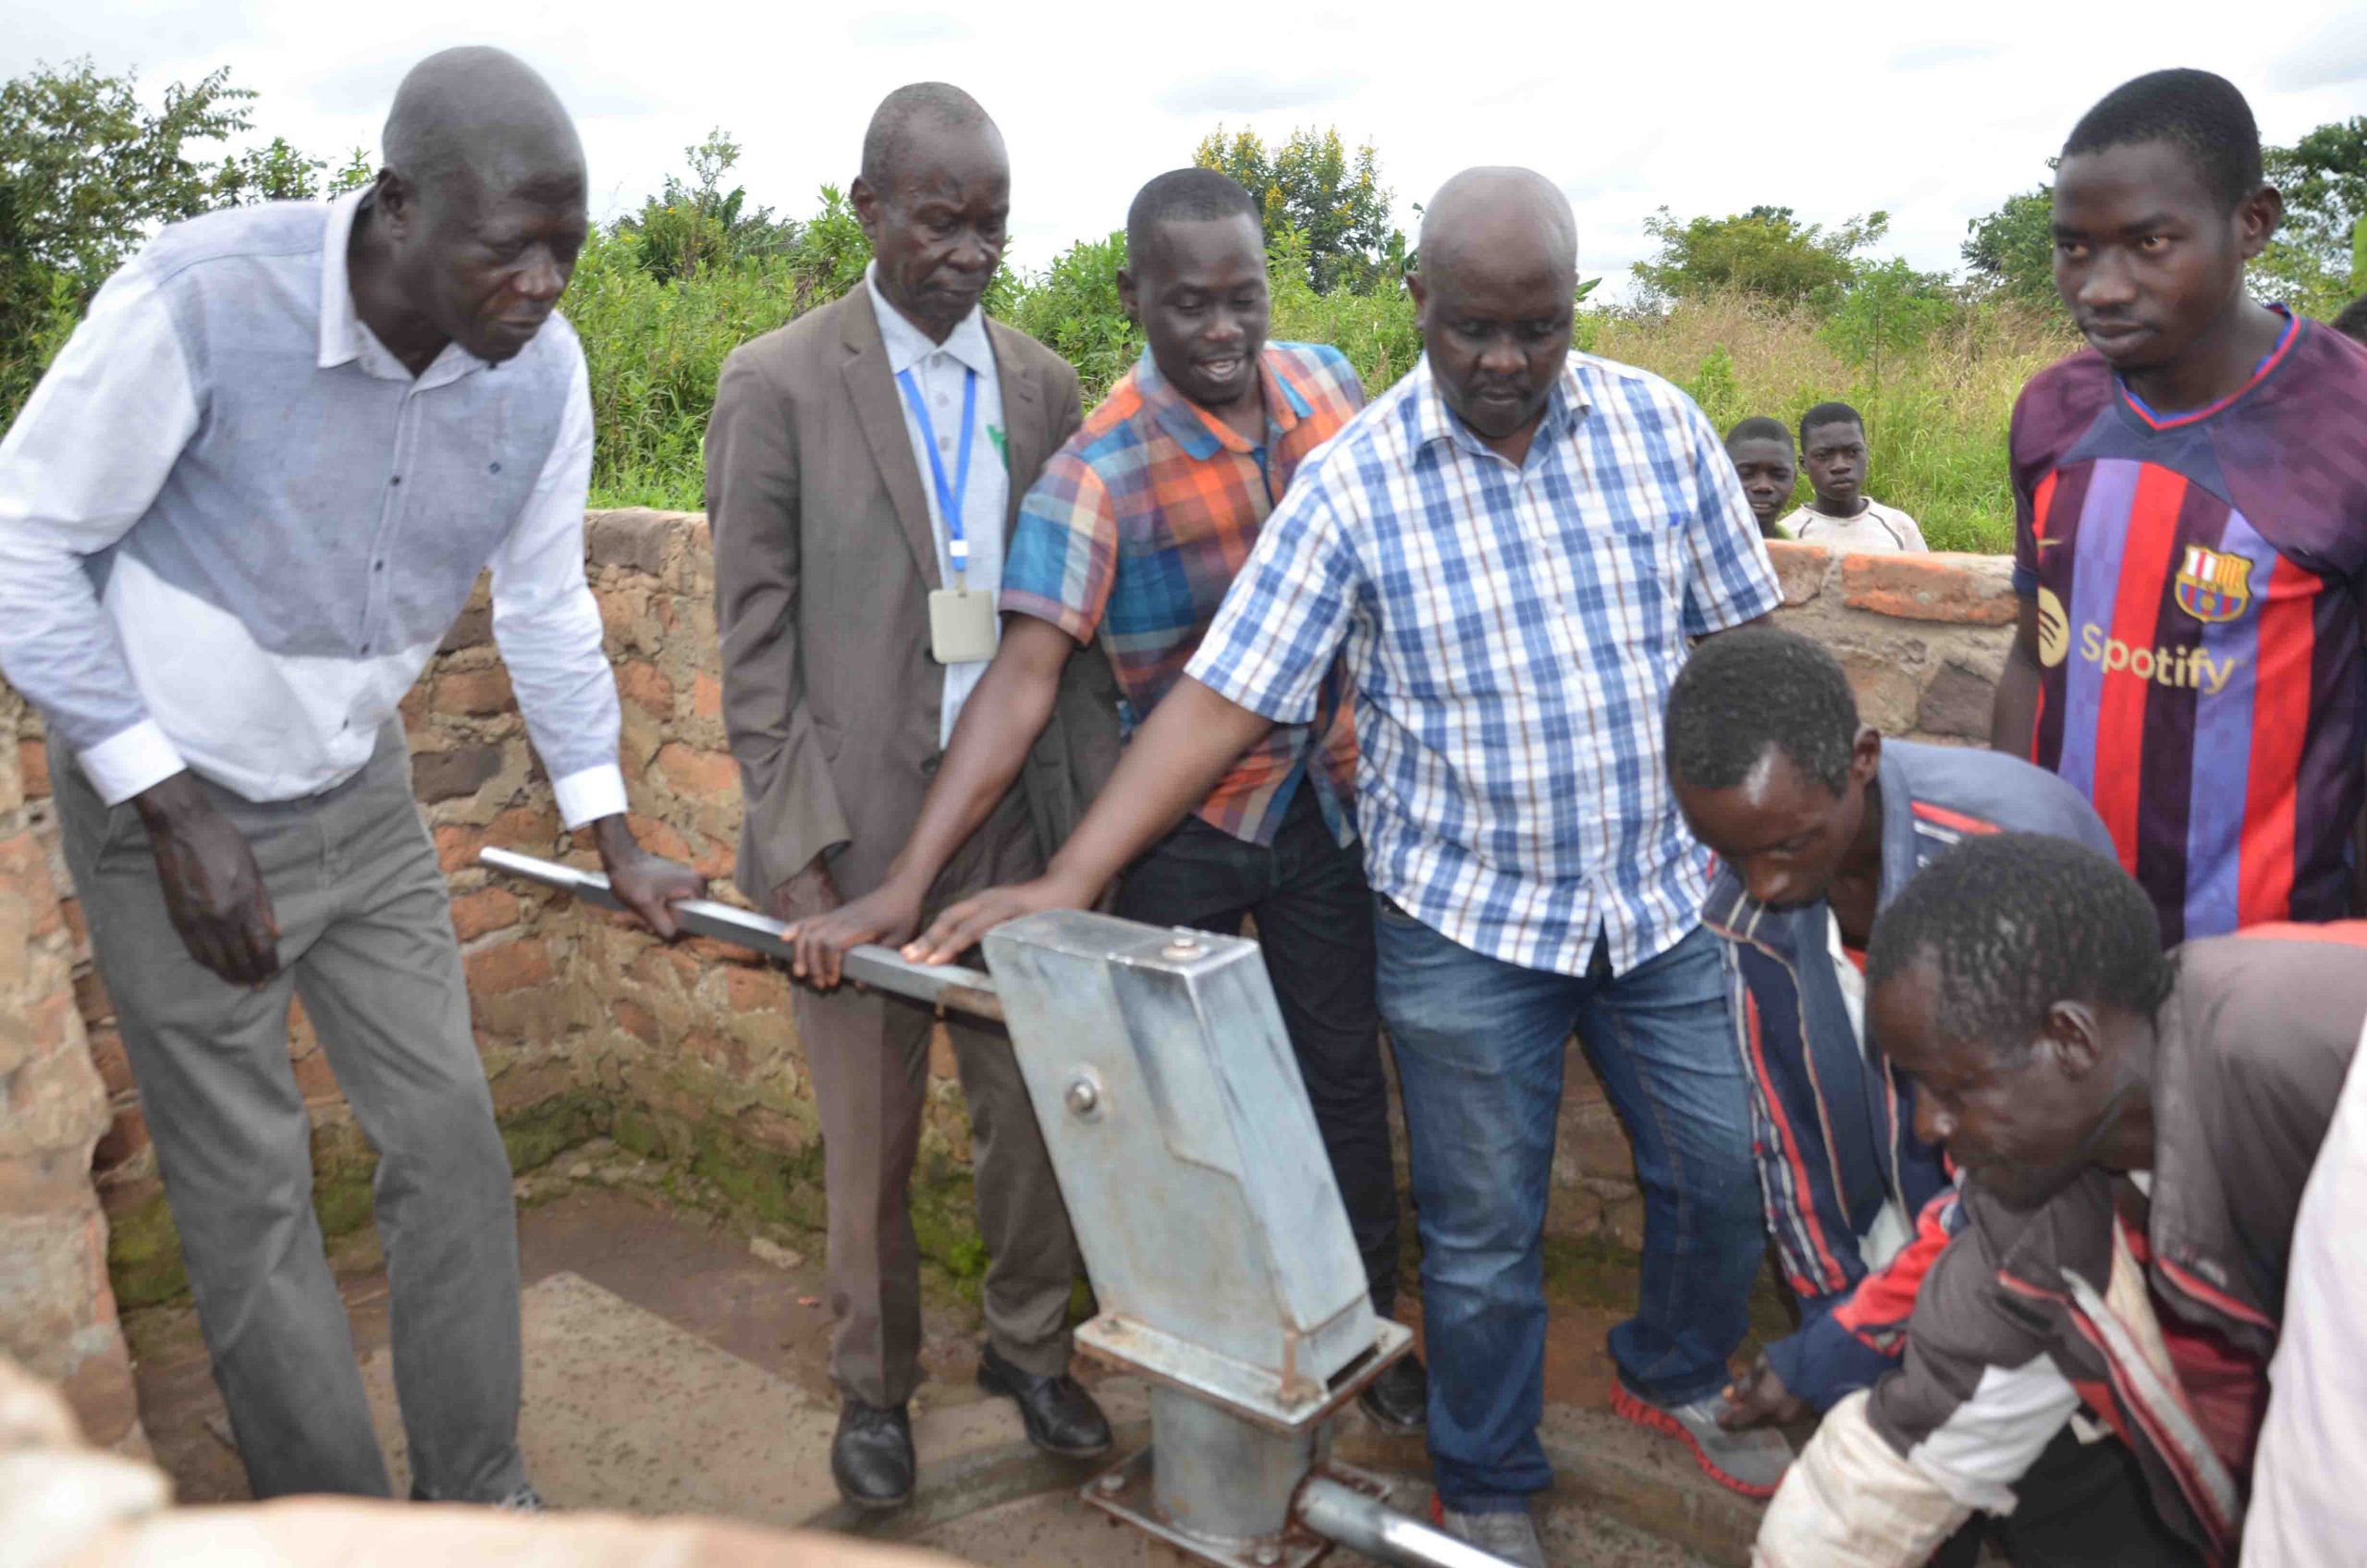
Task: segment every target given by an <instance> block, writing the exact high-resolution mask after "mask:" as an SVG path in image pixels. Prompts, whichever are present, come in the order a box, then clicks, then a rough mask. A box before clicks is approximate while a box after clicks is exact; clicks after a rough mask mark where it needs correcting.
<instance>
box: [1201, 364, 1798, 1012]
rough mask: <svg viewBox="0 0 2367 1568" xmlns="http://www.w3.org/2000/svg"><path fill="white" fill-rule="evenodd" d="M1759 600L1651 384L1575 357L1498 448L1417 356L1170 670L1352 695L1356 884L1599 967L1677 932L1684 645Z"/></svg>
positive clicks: (1465, 934)
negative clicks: (1359, 853) (1521, 440)
mask: <svg viewBox="0 0 2367 1568" xmlns="http://www.w3.org/2000/svg"><path fill="white" fill-rule="evenodd" d="M1782 598H1783V594H1782V591H1781V590H1780V589H1779V588H1778V586H1777V584H1776V581H1775V572H1774V569H1773V567H1772V565H1771V564H1770V563H1769V560H1768V557H1767V550H1766V546H1765V545H1763V544H1762V543H1761V542H1760V536H1759V528H1758V525H1757V524H1756V523H1755V522H1754V521H1752V519H1751V515H1750V508H1749V505H1748V503H1747V502H1746V501H1745V500H1744V498H1743V493H1742V487H1741V485H1740V484H1739V483H1738V482H1737V481H1736V480H1735V472H1734V466H1733V465H1732V464H1731V463H1729V462H1728V461H1727V460H1726V457H1725V452H1724V449H1723V447H1722V446H1721V445H1720V444H1719V440H1718V435H1717V432H1715V431H1714V430H1712V429H1711V428H1710V422H1709V421H1708V420H1707V419H1705V418H1704V417H1703V416H1702V413H1701V410H1699V409H1698V408H1696V407H1695V406H1694V404H1693V401H1692V399H1691V398H1687V397H1686V396H1685V394H1684V393H1682V392H1680V391H1678V390H1677V389H1676V388H1675V387H1674V386H1670V385H1669V384H1668V383H1666V382H1664V381H1662V380H1661V379H1660V378H1659V377H1658V376H1655V375H1651V374H1647V373H1645V372H1643V371H1640V370H1634V369H1631V368H1629V367H1627V366H1625V365H1620V364H1613V363H1612V362H1611V361H1606V360H1598V359H1595V358H1593V357H1592V356H1590V355H1586V354H1572V355H1571V356H1570V361H1569V367H1568V369H1567V370H1566V371H1565V372H1564V374H1563V375H1562V378H1561V380H1560V382H1559V383H1558V384H1557V385H1556V386H1555V387H1554V389H1553V392H1552V395H1551V400H1550V401H1549V403H1548V405H1547V407H1546V410H1545V414H1544V416H1543V421H1542V423H1540V425H1539V429H1538V432H1537V435H1536V439H1535V441H1534V442H1533V443H1532V444H1531V446H1530V447H1529V449H1528V453H1527V459H1526V460H1525V461H1524V462H1523V463H1522V464H1521V465H1520V466H1518V467H1515V466H1514V465H1513V464H1512V463H1510V462H1508V461H1506V460H1505V459H1503V458H1502V457H1500V456H1498V455H1496V454H1495V453H1494V452H1491V451H1490V450H1489V449H1488V448H1487V447H1485V446H1484V445H1482V444H1481V443H1480V441H1479V440H1478V437H1477V436H1475V435H1472V434H1471V432H1470V431H1469V430H1468V429H1466V427H1465V426H1464V424H1463V423H1462V422H1461V421H1460V420H1458V419H1456V418H1455V417H1454V415H1453V413H1452V412H1450V411H1449V410H1448V409H1447V406H1446V404H1445V402H1444V401H1443V400H1442V398H1441V396H1440V393H1439V389H1438V384H1437V382H1436V380H1435V379H1434V377H1433V376H1432V374H1431V371H1430V367H1429V361H1427V360H1425V361H1423V362H1422V363H1421V364H1420V365H1418V366H1417V367H1416V369H1415V371H1414V373H1413V374H1411V375H1408V376H1407V377H1406V378H1405V379H1404V381H1402V382H1400V383H1398V384H1397V385H1396V386H1393V387H1392V388H1391V389H1390V390H1389V391H1388V392H1386V393H1385V394H1383V395H1382V396H1381V397H1380V398H1378V399H1377V400H1376V401H1375V402H1374V403H1373V405H1372V406H1371V407H1370V408H1368V409H1367V410H1365V411H1364V413H1363V415H1362V416H1361V417H1360V418H1358V419H1357V420H1356V421H1355V423H1353V424H1351V425H1350V426H1349V427H1348V428H1347V429H1346V430H1344V431H1343V432H1342V433H1341V434H1340V435H1339V436H1338V438H1336V439H1335V440H1334V441H1332V443H1331V445H1330V446H1329V447H1326V448H1325V449H1324V451H1323V453H1322V454H1321V456H1320V457H1319V458H1318V459H1317V460H1316V461H1315V462H1314V463H1313V464H1311V465H1309V467H1308V468H1307V470H1306V472H1305V473H1303V474H1302V475H1301V476H1300V478H1299V482H1298V484H1296V485H1295V486H1294V487H1293V489H1292V490H1291V493H1290V495H1289V496H1288V497H1287V498H1286V499H1285V500H1284V501H1283V503H1282V506H1281V507H1280V508H1277V509H1276V511H1275V514H1274V517H1273V519H1272V520H1271V521H1270V522H1269V524H1268V526H1267V528H1266V530H1265V532H1264V533H1263V534H1262V535H1261V536H1260V537H1259V539H1258V541H1257V552H1256V554H1254V555H1253V556H1252V557H1250V561H1249V564H1248V565H1247V566H1246V567H1245V568H1244V569H1243V570H1242V571H1241V574H1240V576H1239V578H1238V579H1237V580H1236V581H1235V582H1234V584H1233V592H1232V594H1230V595H1229V596H1228V597H1227V598H1226V600H1225V603H1224V608H1223V610H1222V611H1221V612H1220V614H1219V615H1218V617H1217V619H1216V624H1215V625H1213V626H1212V627H1210V628H1209V629H1208V635H1207V636H1206V637H1205V638H1204V639H1203V640H1202V642H1201V645H1200V651H1199V654H1198V655H1196V657H1195V658H1194V659H1193V661H1192V665H1191V668H1190V674H1191V675H1192V676H1193V677H1194V678H1196V679H1197V680H1202V681H1205V682H1206V683H1207V684H1208V686H1210V687H1211V688H1213V689H1214V690H1215V691H1217V692H1220V693H1221V694H1222V695H1224V696H1226V697H1228V698H1230V699H1232V700H1233V702H1236V703H1238V704H1241V705H1243V706H1244V707H1246V708H1249V709H1251V710H1253V711H1255V712H1257V713H1260V714H1263V715H1265V716H1266V717H1269V718H1273V719H1276V720H1279V721H1282V722H1285V723H1288V722H1293V721H1295V720H1299V719H1303V718H1305V717H1306V716H1307V715H1308V714H1309V713H1310V712H1311V711H1313V709H1314V707H1315V704H1316V703H1317V701H1318V695H1319V692H1320V690H1321V687H1322V684H1323V681H1324V679H1325V675H1326V672H1327V671H1328V670H1330V669H1331V665H1332V662H1333V657H1334V655H1338V654H1344V668H1345V672H1346V675H1347V679H1348V681H1349V684H1350V686H1351V688H1352V689H1353V690H1354V691H1355V699H1356V701H1355V709H1356V711H1355V721H1356V733H1357V737H1358V739H1359V741H1360V742H1361V746H1362V753H1363V760H1362V763H1361V765H1360V766H1359V769H1358V772H1357V777H1356V790H1357V805H1358V810H1359V813H1360V815H1361V818H1362V825H1363V828H1364V834H1365V844H1366V850H1365V859H1366V866H1367V873H1368V875H1369V876H1370V877H1371V879H1372V885H1373V887H1374V888H1375V889H1376V890H1378V891H1380V893H1382V894H1384V895H1386V896H1387V897H1388V898H1390V899H1391V900H1393V901H1394V902H1396V903H1397V904H1398V905H1399V906H1400V907H1402V908H1403V909H1404V910H1405V911H1406V913H1409V914H1412V915H1413V916H1414V917H1415V918H1416V919H1417V920H1419V921H1421V922H1422V923H1423V924H1424V925H1429V926H1430V927H1432V928H1433V929H1435V930H1438V931H1440V932H1442V933H1444V934H1445V935H1446V936H1448V937H1452V938H1453V940H1455V941H1456V942H1459V943H1461V944H1462V945H1463V946H1465V947H1467V948H1471V949H1475V950H1477V951H1479V952H1482V953H1486V954H1488V955H1490V956H1491V957H1494V958H1498V959H1502V960H1503V961H1504V962H1510V963H1516V964H1521V965H1523V966H1526V967H1527V968H1532V969H1543V970H1552V971H1557V972H1559V973H1562V974H1584V973H1586V970H1587V966H1588V962H1589V961H1590V960H1591V958H1592V956H1593V950H1594V946H1595V942H1596V939H1597V937H1602V938H1603V939H1605V940H1606V941H1607V942H1608V944H1609V949H1610V950H1609V957H1610V960H1611V962H1612V965H1613V969H1614V971H1616V972H1620V973H1625V971H1626V970H1628V969H1630V968H1633V967H1634V966H1635V965H1637V964H1638V963H1640V962H1644V961H1645V960H1647V959H1649V958H1651V957H1652V956H1654V955H1655V954H1657V953H1660V952H1663V951H1665V950H1666V949H1669V948H1671V947H1673V946H1674V945H1675V943H1676V942H1677V941H1678V940H1679V939H1680V938H1681V937H1684V936H1685V935H1686V933H1687V932H1689V931H1690V930H1691V929H1692V928H1693V927H1694V925H1696V924H1698V923H1699V918H1700V911H1701V900H1702V897H1703V894H1704V892H1705V891H1706V880H1705V876H1704V871H1705V858H1706V857H1705V856H1704V854H1703V851H1701V849H1700V847H1699V845H1697V844H1696V843H1695V842H1694V841H1693V839H1692V838H1691V836H1690V835H1689V834H1687V833H1686V829H1685V825H1684V822H1683V820H1682V819H1681V818H1680V817H1679V816H1678V815H1677V811H1676V804H1675V802H1674V797H1673V796H1672V794H1671V792H1670V790H1669V786H1668V780H1667V773H1666V770H1665V768H1664V767H1663V766H1662V740H1661V713H1662V707H1663V705H1664V704H1665V703H1666V701H1667V697H1668V689H1669V685H1670V682H1671V681H1673V680H1674V679H1675V677H1676V671H1677V668H1678V667H1679V666H1680V665H1682V664H1683V663H1684V662H1685V656H1686V646H1687V644H1686V639H1687V638H1688V637H1699V636H1704V635H1707V634H1708V633H1710V632H1712V631H1722V630H1723V629H1725V628H1727V627H1730V626H1735V625H1738V624H1740V623H1741V622H1743V621H1747V620H1751V619H1756V618H1757V617H1759V616H1761V615H1764V614H1766V613H1767V612H1768V611H1770V610H1772V609H1773V608H1774V607H1775V606H1776V605H1777V604H1779V603H1780V602H1781V601H1782Z"/></svg>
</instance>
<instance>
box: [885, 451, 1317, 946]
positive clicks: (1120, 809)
mask: <svg viewBox="0 0 2367 1568" xmlns="http://www.w3.org/2000/svg"><path fill="white" fill-rule="evenodd" d="M1360 581H1361V577H1360V569H1359V567H1358V565H1357V562H1356V560H1355V552H1354V551H1353V550H1352V549H1351V548H1350V547H1349V545H1348V544H1347V542H1346V540H1345V538H1344V530H1343V521H1342V515H1341V511H1340V508H1339V506H1338V504H1337V503H1335V501H1334V499H1333V496H1332V494H1331V486H1330V484H1328V483H1327V481H1326V476H1325V474H1324V473H1323V472H1321V471H1320V470H1318V472H1315V473H1313V474H1310V473H1309V472H1307V471H1306V470H1301V471H1300V473H1299V475H1298V477H1297V479H1296V480H1295V482H1294V484H1293V485H1292V488H1291V491H1290V493H1289V494H1288V495H1286V496H1283V497H1282V505H1281V506H1279V507H1277V508H1274V511H1273V515H1272V516H1270V517H1269V518H1268V519H1267V520H1266V526H1265V528H1264V529H1263V530H1262V531H1261V532H1260V533H1259V534H1258V536H1257V548H1256V549H1255V550H1253V551H1251V552H1250V556H1249V559H1248V561H1247V562H1245V564H1244V565H1243V567H1242V569H1241V571H1240V573H1239V575H1237V576H1236V577H1234V578H1233V586H1232V587H1231V588H1229V589H1227V590H1226V591H1225V596H1224V603H1223V604H1222V605H1220V606H1218V608H1217V614H1216V619H1214V620H1213V621H1211V622H1210V623H1209V625H1208V631H1207V633H1206V634H1205V635H1204V636H1202V638H1201V639H1200V646H1199V650H1198V652H1196V653H1195V654H1194V655H1192V662H1191V665H1190V667H1189V668H1187V669H1186V671H1185V672H1184V678H1183V679H1182V680H1178V681H1177V682H1176V683H1175V686H1174V687H1173V689H1172V690H1171V691H1170V692H1168V693H1167V695H1166V696H1164V697H1162V698H1160V699H1159V706H1158V707H1156V708H1154V709H1153V710H1152V711H1151V716H1150V717H1149V719H1148V720H1147V721H1146V722H1145V723H1144V725H1143V727H1142V728H1141V729H1139V730H1137V731H1136V732H1135V734H1134V740H1133V741H1132V742H1130V743H1129V744H1128V745H1127V747H1126V751H1125V754H1124V755H1123V756H1122V757H1121V758H1119V760H1118V766H1117V768H1116V769H1115V770H1114V771H1113V772H1111V774H1110V782H1109V783H1108V784H1106V785H1104V786H1103V787H1102V790H1101V794H1100V797H1099V798H1098V799H1097V800H1096V801H1095V802H1093V809H1092V810H1090V811H1088V812H1086V813H1085V820H1084V821H1083V822H1081V823H1079V824H1077V828H1076V831H1075V832H1074V833H1073V834H1072V835H1070V837H1069V841H1068V842H1067V843H1065V844H1063V845H1061V849H1060V852H1059V853H1057V854H1055V855H1054V856H1053V857H1052V863H1051V864H1050V865H1049V867H1047V868H1046V870H1045V873H1044V875H1043V876H1040V877H1038V878H1037V879H1036V880H1035V881H1033V882H1029V883H1024V884H1022V885H1021V886H1019V887H1016V888H993V889H990V890H988V891H987V892H985V893H982V894H980V895H978V896H977V897H976V898H975V899H969V900H964V901H963V902H961V903H958V904H955V905H954V906H953V907H952V908H951V909H949V910H947V911H946V912H945V913H942V914H940V915H938V918H937V923H936V924H935V925H931V926H930V927H929V928H928V930H926V932H924V933H922V935H921V937H920V939H919V940H917V941H915V942H913V943H911V944H909V945H908V946H906V948H905V949H904V956H905V957H907V958H909V959H912V960H914V961H915V962H924V963H950V962H953V961H954V960H956V959H957V958H959V957H960V956H961V955H962V954H963V953H965V952H967V951H968V950H969V949H971V948H972V947H973V946H975V944H976V942H977V941H978V939H979V938H980V937H984V936H985V935H986V934H987V932H988V931H989V930H991V929H993V928H994V927H995V926H997V925H1001V924H1002V923H1003V922H1004V921H1006V920H1011V919H1013V918H1015V917H1017V916H1019V915H1022V914H1027V913H1033V912H1035V911H1036V910H1039V909H1081V908H1084V907H1085V906H1086V905H1088V904H1090V903H1092V902H1093V900H1094V899H1095V898H1096V897H1097V896H1098V894H1099V893H1100V891H1101V889H1102V888H1104V887H1105V886H1107V885H1108V884H1109V883H1110V880H1111V879H1112V878H1114V877H1115V876H1117V875H1118V873H1119V872H1121V871H1122V870H1123V869H1124V868H1125V867H1126V865H1127V864H1128V863H1129V862H1131V861H1133V860H1134V857H1135V856H1137V855H1139V854H1141V853H1142V852H1143V851H1145V850H1147V849H1148V848H1149V847H1150V846H1151V845H1152V843H1154V842H1155V841H1157V839H1159V835H1160V834H1162V833H1164V832H1166V831H1167V830H1168V829H1169V828H1171V827H1174V826H1175V824H1177V823H1178V822H1181V821H1182V820H1183V819H1184V813H1186V812H1188V811H1190V810H1191V809H1192V808H1193V807H1194V806H1196V805H1197V804H1199V802H1202V801H1203V800H1206V799H1207V798H1208V791H1209V790H1213V789H1214V788H1216V785H1217V781H1218V780H1219V779H1220V778H1223V777H1224V774H1225V770H1226V769H1227V768H1229V767H1231V766H1233V763H1234V762H1235V761H1236V760H1238V759H1239V757H1240V756H1241V753H1243V752H1245V751H1247V750H1248V749H1249V748H1250V747H1251V746H1253V745H1255V744H1257V741H1259V740H1261V739H1263V738H1264V736H1265V734H1266V732H1267V731H1268V730H1269V729H1272V728H1273V727H1274V726H1275V725H1277V724H1304V723H1306V722H1307V720H1308V719H1310V718H1312V717H1314V715H1315V710H1316V704H1317V699H1318V695H1319V694H1320V692H1321V689H1322V685H1323V678H1324V676H1325V674H1326V673H1327V672H1328V671H1329V670H1330V669H1331V661H1332V656H1333V655H1335V654H1337V653H1338V652H1339V650H1340V644H1341V642H1342V640H1343V638H1345V636H1346V635H1347V627H1348V618H1349V615H1350V612H1351V608H1352V606H1353V605H1354V603H1355V596H1356V587H1357V584H1358V582H1360Z"/></svg>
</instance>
